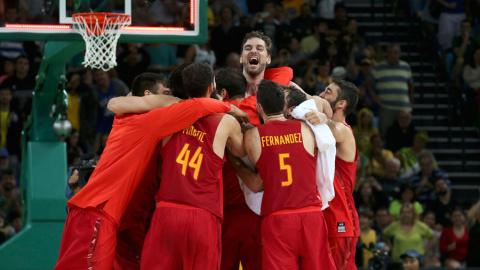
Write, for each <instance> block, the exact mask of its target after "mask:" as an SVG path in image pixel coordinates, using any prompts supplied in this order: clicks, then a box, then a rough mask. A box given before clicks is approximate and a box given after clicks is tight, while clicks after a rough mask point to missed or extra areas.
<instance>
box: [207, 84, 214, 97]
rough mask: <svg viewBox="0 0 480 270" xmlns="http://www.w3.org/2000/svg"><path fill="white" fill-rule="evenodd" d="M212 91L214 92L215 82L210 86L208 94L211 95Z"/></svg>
mask: <svg viewBox="0 0 480 270" xmlns="http://www.w3.org/2000/svg"><path fill="white" fill-rule="evenodd" d="M211 93H213V83H211V84H210V86H209V87H208V95H209V96H210V94H211Z"/></svg>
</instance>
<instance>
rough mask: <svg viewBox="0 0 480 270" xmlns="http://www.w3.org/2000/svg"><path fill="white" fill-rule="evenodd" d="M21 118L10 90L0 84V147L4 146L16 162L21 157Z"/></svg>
mask: <svg viewBox="0 0 480 270" xmlns="http://www.w3.org/2000/svg"><path fill="white" fill-rule="evenodd" d="M22 129H23V121H22V118H21V117H20V116H19V115H18V112H17V111H16V108H15V105H14V104H13V101H12V90H11V89H10V88H8V87H6V86H0V147H1V148H6V149H7V150H8V153H9V155H10V158H13V162H14V163H17V162H18V161H19V159H20V157H21V153H20V150H21V138H22V136H21V134H22Z"/></svg>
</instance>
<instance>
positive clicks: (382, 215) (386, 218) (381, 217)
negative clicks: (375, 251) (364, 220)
mask: <svg viewBox="0 0 480 270" xmlns="http://www.w3.org/2000/svg"><path fill="white" fill-rule="evenodd" d="M391 223H392V220H391V219H390V215H389V214H388V209H387V208H386V207H385V206H379V207H378V208H377V210H376V211H375V222H374V223H373V225H372V229H374V230H375V233H376V234H377V242H381V241H383V240H382V235H383V230H385V228H387V227H388V226H389V225H390V224H391Z"/></svg>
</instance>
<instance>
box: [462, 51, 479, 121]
mask: <svg viewBox="0 0 480 270" xmlns="http://www.w3.org/2000/svg"><path fill="white" fill-rule="evenodd" d="M463 80H464V81H465V86H466V88H467V89H466V91H465V95H466V99H467V115H468V116H469V117H466V120H467V124H469V125H471V124H474V123H475V120H476V124H477V126H480V124H479V123H478V120H479V115H478V93H479V89H480V47H478V48H476V49H475V50H474V53H473V57H472V58H470V59H469V61H468V63H467V65H465V67H464V68H463Z"/></svg>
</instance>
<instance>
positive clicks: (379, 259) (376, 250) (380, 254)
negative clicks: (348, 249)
mask: <svg viewBox="0 0 480 270" xmlns="http://www.w3.org/2000/svg"><path fill="white" fill-rule="evenodd" d="M362 248H364V249H366V250H368V251H370V252H371V253H372V254H373V258H371V259H370V260H369V261H368V265H369V268H368V269H373V270H382V269H385V268H386V265H387V263H386V262H387V260H388V252H387V251H386V250H385V244H384V243H383V242H379V243H377V245H375V244H374V243H370V244H369V245H368V247H367V245H365V244H362Z"/></svg>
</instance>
